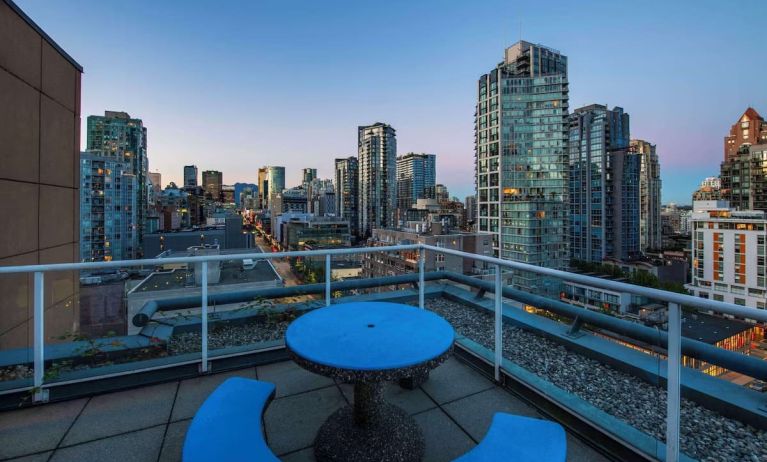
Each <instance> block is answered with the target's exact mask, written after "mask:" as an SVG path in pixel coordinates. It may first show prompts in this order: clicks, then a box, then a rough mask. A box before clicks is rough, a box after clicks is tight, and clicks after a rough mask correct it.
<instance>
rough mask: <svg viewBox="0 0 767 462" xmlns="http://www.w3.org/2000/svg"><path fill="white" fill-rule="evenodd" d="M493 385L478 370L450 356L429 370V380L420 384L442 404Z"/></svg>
mask: <svg viewBox="0 0 767 462" xmlns="http://www.w3.org/2000/svg"><path fill="white" fill-rule="evenodd" d="M493 386H494V384H493V382H491V381H490V380H488V379H486V378H485V377H483V376H482V375H481V374H480V373H479V372H477V371H475V370H474V369H472V368H471V367H469V366H467V365H465V364H463V363H461V362H460V361H458V360H457V359H455V358H450V359H448V360H447V361H445V363H444V364H442V365H441V366H439V367H438V368H436V369H434V370H432V371H431V373H430V374H429V380H428V381H426V383H424V384H423V385H421V388H423V390H424V391H425V392H426V393H428V394H429V396H431V397H432V398H434V399H435V400H436V401H437V402H438V403H440V404H443V403H446V402H448V401H453V400H456V399H459V398H463V397H464V396H467V395H470V394H472V393H477V392H480V391H483V390H488V389H490V388H493Z"/></svg>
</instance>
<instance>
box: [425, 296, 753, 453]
mask: <svg viewBox="0 0 767 462" xmlns="http://www.w3.org/2000/svg"><path fill="white" fill-rule="evenodd" d="M426 307H427V308H428V309H430V310H432V311H434V312H436V313H438V314H440V315H441V316H442V317H444V318H445V319H447V320H448V321H449V322H450V323H451V324H452V325H453V327H454V328H455V330H456V332H458V333H459V334H461V335H464V336H466V337H468V338H470V339H471V340H473V341H475V342H477V343H479V344H481V345H483V346H484V347H486V348H488V349H490V350H492V349H493V343H494V342H493V335H494V333H493V315H492V313H490V312H488V311H483V310H479V309H475V308H472V307H469V306H466V305H463V304H461V303H457V302H453V301H450V300H446V299H444V298H437V299H431V300H427V302H426ZM503 355H504V358H506V359H509V360H511V361H512V362H514V363H516V364H518V365H519V366H521V367H523V368H525V369H527V370H528V371H530V372H532V373H534V374H536V375H538V376H540V377H542V378H544V379H546V380H547V381H549V382H551V383H553V384H554V385H556V386H558V387H559V388H562V389H564V390H565V391H567V392H569V393H573V394H574V395H577V396H578V397H580V398H582V399H584V400H586V401H588V402H589V403H591V404H592V405H594V406H595V407H597V408H599V409H601V410H603V411H604V412H607V413H608V414H611V415H613V416H615V417H617V418H619V419H620V420H622V421H624V422H627V423H628V424H630V425H631V426H633V427H635V428H637V429H639V430H641V431H643V432H645V433H647V434H649V435H652V436H653V437H654V438H656V439H659V440H661V441H664V440H665V432H666V392H665V390H664V389H661V388H659V387H657V386H656V385H652V384H650V383H647V382H644V381H642V380H641V379H638V378H637V377H634V376H632V375H629V374H627V373H624V372H621V371H618V370H616V369H613V368H611V367H610V366H607V365H605V364H602V363H600V362H598V361H596V360H593V359H590V358H587V357H585V356H583V355H580V354H578V353H575V352H573V351H570V350H568V349H567V348H565V347H564V346H562V345H560V344H558V343H556V342H554V341H551V340H549V339H546V338H544V337H541V336H539V335H536V334H534V333H532V332H528V331H525V330H522V329H519V328H515V327H510V326H507V325H504V331H503ZM681 439H682V441H681V448H682V451H683V452H684V453H685V454H687V455H689V456H691V457H694V458H696V459H699V460H702V461H725V460H726V461H732V460H742V461H753V462H763V461H767V432H765V431H763V430H758V429H756V428H754V427H752V426H750V425H746V424H744V423H742V422H739V421H737V420H734V419H729V418H726V417H723V416H721V415H719V414H718V413H716V412H714V411H711V410H708V409H706V408H703V407H701V406H699V405H698V404H696V403H695V402H693V401H690V400H687V399H684V398H683V399H682V411H681Z"/></svg>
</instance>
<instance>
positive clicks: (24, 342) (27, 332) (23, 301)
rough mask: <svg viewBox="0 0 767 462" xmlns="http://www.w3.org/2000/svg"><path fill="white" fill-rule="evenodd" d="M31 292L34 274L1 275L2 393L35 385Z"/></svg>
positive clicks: (0, 373) (0, 358)
mask: <svg viewBox="0 0 767 462" xmlns="http://www.w3.org/2000/svg"><path fill="white" fill-rule="evenodd" d="M32 290H33V276H32V274H30V273H20V274H0V294H1V295H2V296H1V297H0V392H2V391H6V390H12V389H17V388H24V387H31V386H32V385H33V382H32V375H33V372H34V365H33V356H32V345H33V342H32V335H33V324H32V309H33V301H32V297H33V292H32Z"/></svg>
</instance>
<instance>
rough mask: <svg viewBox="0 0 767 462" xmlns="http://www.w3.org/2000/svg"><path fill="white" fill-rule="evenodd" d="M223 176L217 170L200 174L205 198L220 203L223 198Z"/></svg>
mask: <svg viewBox="0 0 767 462" xmlns="http://www.w3.org/2000/svg"><path fill="white" fill-rule="evenodd" d="M223 184H224V175H223V174H222V173H221V172H219V171H217V170H204V171H203V172H202V188H203V190H204V191H205V197H206V198H209V199H213V200H214V201H221V200H222V198H223V195H222V193H223Z"/></svg>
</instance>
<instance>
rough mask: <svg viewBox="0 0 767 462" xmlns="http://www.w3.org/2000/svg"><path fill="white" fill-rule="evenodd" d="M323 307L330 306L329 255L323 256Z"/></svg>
mask: <svg viewBox="0 0 767 462" xmlns="http://www.w3.org/2000/svg"><path fill="white" fill-rule="evenodd" d="M325 306H330V254H329V253H328V254H325Z"/></svg>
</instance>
